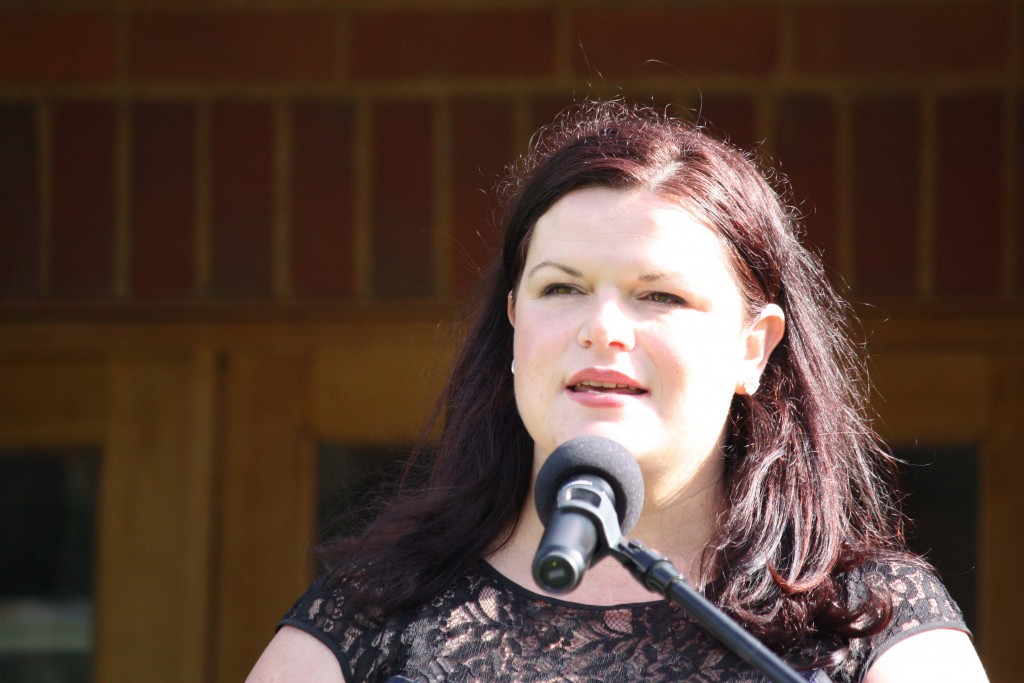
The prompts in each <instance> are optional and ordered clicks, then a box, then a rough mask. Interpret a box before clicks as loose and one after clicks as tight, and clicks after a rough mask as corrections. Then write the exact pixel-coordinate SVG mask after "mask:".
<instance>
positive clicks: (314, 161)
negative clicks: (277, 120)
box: [291, 101, 355, 298]
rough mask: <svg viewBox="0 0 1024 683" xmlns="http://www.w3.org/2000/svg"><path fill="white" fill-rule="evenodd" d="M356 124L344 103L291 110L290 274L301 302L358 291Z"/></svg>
mask: <svg viewBox="0 0 1024 683" xmlns="http://www.w3.org/2000/svg"><path fill="white" fill-rule="evenodd" d="M352 119H353V113H352V107H351V105H350V104H348V103H344V102H318V101H308V102H300V103H297V104H295V105H294V107H293V108H292V141H293V147H292V150H293V153H292V163H291V167H292V184H291V202H292V212H291V217H292V222H291V259H292V260H291V273H292V285H293V291H294V292H295V294H296V295H298V296H300V297H320V298H324V297H343V296H346V295H348V294H351V293H352V290H353V270H354V268H353V262H354V258H353V247H354V233H355V231H354V229H353V225H354V224H355V205H354V201H353V185H354V177H353V157H352V155H353V148H352V139H353V138H352V128H353V120H352Z"/></svg>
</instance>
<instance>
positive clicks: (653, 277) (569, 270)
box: [526, 261, 681, 282]
mask: <svg viewBox="0 0 1024 683" xmlns="http://www.w3.org/2000/svg"><path fill="white" fill-rule="evenodd" d="M542 268H557V269H558V270H560V271H562V272H563V273H565V274H566V275H570V276H572V277H583V273H582V272H581V271H579V270H576V269H575V268H573V267H572V266H567V265H566V264H564V263H559V262H557V261H541V262H540V263H538V264H537V265H535V266H534V267H533V268H530V270H529V272H528V273H527V274H526V276H527V277H533V275H534V274H535V273H536V272H537V271H538V270H540V269H542ZM672 276H673V274H672V273H644V274H643V275H641V276H640V281H641V282H657V281H658V280H664V279H666V278H671V277H672ZM675 277H676V279H681V274H676V276H675Z"/></svg>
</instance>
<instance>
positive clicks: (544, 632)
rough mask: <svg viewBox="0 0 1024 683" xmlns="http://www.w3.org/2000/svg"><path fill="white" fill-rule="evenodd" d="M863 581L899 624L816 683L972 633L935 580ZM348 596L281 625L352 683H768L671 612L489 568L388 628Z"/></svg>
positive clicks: (891, 571) (855, 648)
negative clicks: (595, 602)
mask: <svg viewBox="0 0 1024 683" xmlns="http://www.w3.org/2000/svg"><path fill="white" fill-rule="evenodd" d="M860 580H861V581H872V582H882V583H884V584H885V585H886V586H888V589H889V592H890V594H891V595H892V598H893V606H894V616H893V619H892V622H891V623H890V624H889V626H888V627H887V628H886V629H885V630H884V631H882V632H881V633H879V634H877V635H875V636H873V637H872V638H870V639H860V640H854V641H853V642H851V643H850V651H851V655H850V657H849V658H847V660H846V662H845V663H844V664H843V666H842V667H841V669H839V670H835V671H829V672H827V673H826V672H824V671H817V672H802V675H803V676H804V677H805V678H807V679H808V680H810V681H813V682H814V683H826V682H830V681H831V682H834V683H840V682H844V683H845V682H848V681H849V682H852V681H860V680H861V679H862V678H863V676H864V674H865V672H866V671H867V669H868V667H869V666H870V665H871V663H872V662H873V661H874V659H875V658H876V657H877V656H878V655H879V654H881V653H882V652H883V651H885V649H887V648H888V647H889V646H891V645H892V644H894V643H896V642H897V641H899V640H900V639H902V638H905V637H907V636H909V635H912V634H914V633H917V632H919V631H923V630H927V629H931V628H954V629H960V630H964V631H966V630H967V629H966V627H965V625H964V622H963V617H962V616H961V614H960V610H959V609H958V608H957V606H956V604H955V603H954V602H953V600H952V599H951V598H950V597H949V594H948V593H947V592H946V589H945V588H944V587H943V585H942V584H941V583H940V582H939V580H938V579H937V578H936V577H935V576H933V575H932V574H930V573H928V572H926V571H923V570H921V569H919V568H917V567H913V566H905V565H897V564H884V565H878V566H876V567H874V568H873V569H871V570H870V571H868V572H866V573H865V574H864V575H863V577H862V578H861V579H860ZM853 590H854V591H856V587H853ZM347 593H348V589H346V587H345V586H340V587H339V586H329V584H328V582H327V580H326V578H324V577H322V578H320V579H318V580H317V581H316V582H314V584H313V585H312V587H311V588H310V589H309V591H307V592H306V594H305V595H303V596H302V597H301V598H299V600H298V602H296V603H295V606H294V607H292V609H291V610H290V611H289V612H288V613H287V614H286V615H285V617H284V619H283V620H282V621H281V625H289V626H294V627H296V628H299V629H302V630H303V631H306V632H307V633H310V634H312V635H313V636H315V637H317V638H319V639H320V640H321V641H322V642H323V643H324V644H326V645H327V646H328V647H329V648H331V650H332V651H333V652H334V654H335V655H336V656H337V658H338V661H339V662H340V663H341V669H342V672H343V673H344V675H345V680H346V681H348V683H357V682H359V681H387V680H389V679H391V680H393V681H417V682H424V683H426V682H430V683H435V682H440V681H453V682H454V681H457V682H459V683H463V682H466V683H468V682H470V681H507V682H509V683H511V682H516V683H520V682H536V683H541V682H543V683H553V682H555V681H559V682H562V681H564V682H569V683H583V682H588V683H589V682H598V681H600V682H604V681H655V682H658V681H664V682H668V681H672V682H679V681H692V682H694V683H740V682H748V681H749V682H754V681H761V680H763V679H762V678H761V676H760V675H759V674H758V673H757V672H755V671H753V670H751V669H750V667H749V666H748V665H747V664H746V663H744V662H743V661H742V660H741V659H739V657H737V656H736V655H733V654H732V653H731V652H729V651H728V650H727V649H726V648H725V647H724V646H723V645H721V644H720V643H719V642H718V641H717V640H715V639H714V638H713V637H712V636H710V635H708V634H707V633H706V632H705V631H704V630H703V629H702V628H701V626H700V625H699V624H697V623H696V622H695V621H693V620H692V619H691V618H690V617H689V616H688V615H687V614H686V613H685V612H684V611H683V610H682V609H680V608H678V607H676V606H674V605H671V604H668V603H667V602H666V601H659V602H650V603H643V604H635V605H623V606H617V607H591V606H585V605H577V604H572V603H569V602H564V601H561V600H557V599H554V598H549V597H546V596H542V595H538V594H536V593H532V592H530V591H528V590H526V589H524V588H522V587H520V586H518V585H516V584H514V583H512V582H511V581H509V580H508V579H506V578H505V577H503V576H502V575H501V574H499V573H498V572H497V571H495V570H494V569H492V568H491V567H490V565H488V564H486V563H484V562H481V563H480V564H479V565H478V567H477V568H476V569H475V570H474V571H472V572H470V573H469V574H467V575H466V576H464V577H463V578H462V579H460V580H458V581H456V582H455V583H453V584H452V585H451V586H449V587H448V589H447V590H445V591H444V592H443V593H441V594H439V595H438V596H437V597H436V598H434V599H433V600H432V601H430V603H428V604H424V605H422V606H420V607H417V608H414V609H408V610H402V611H399V612H396V613H394V614H392V615H391V616H390V617H388V618H387V619H385V620H384V621H383V622H377V621H373V620H371V619H368V618H366V617H365V616H364V615H361V614H358V613H353V609H352V607H351V605H350V603H349V602H348V601H347V600H346V595H347Z"/></svg>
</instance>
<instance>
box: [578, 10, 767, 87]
mask: <svg viewBox="0 0 1024 683" xmlns="http://www.w3.org/2000/svg"><path fill="white" fill-rule="evenodd" d="M778 23H779V17H778V11H777V10H776V9H775V8H772V7H765V6H758V5H751V6H741V7H735V6H733V7H719V6H715V5H706V6H699V7H673V8H664V9H661V8H651V9H620V8H608V9H594V10H584V11H580V12H577V13H576V14H575V15H574V16H573V18H572V41H573V50H572V55H573V65H574V67H575V69H576V71H577V73H579V74H581V75H584V76H588V77H595V76H596V75H597V74H601V75H603V76H606V77H607V76H615V77H621V76H638V75H640V76H662V77H669V78H684V79H685V78H686V77H687V76H688V75H692V74H695V73H708V72H740V73H755V74H763V73H767V72H770V71H772V70H773V69H774V68H775V66H776V62H777V61H778V53H779V47H778V30H777V26H778Z"/></svg>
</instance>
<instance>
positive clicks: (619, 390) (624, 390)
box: [569, 379, 647, 396]
mask: <svg viewBox="0 0 1024 683" xmlns="http://www.w3.org/2000/svg"><path fill="white" fill-rule="evenodd" d="M569 391H574V392H586V393H592V394H627V395H630V396H637V395H640V394H646V393H647V392H646V391H644V390H643V389H638V388H636V387H631V386H629V385H628V384H619V383H616V382H598V381H596V380H589V379H587V380H583V381H582V382H579V383H577V384H573V385H572V386H570V387H569Z"/></svg>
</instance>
